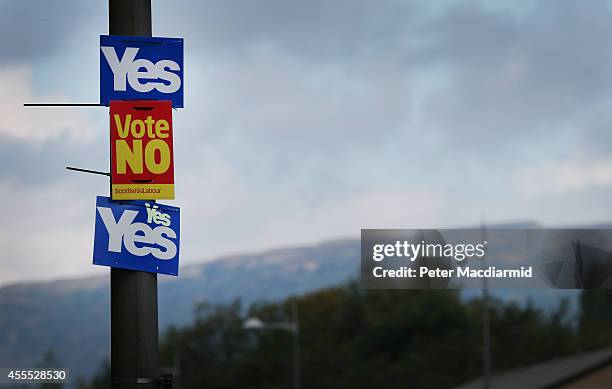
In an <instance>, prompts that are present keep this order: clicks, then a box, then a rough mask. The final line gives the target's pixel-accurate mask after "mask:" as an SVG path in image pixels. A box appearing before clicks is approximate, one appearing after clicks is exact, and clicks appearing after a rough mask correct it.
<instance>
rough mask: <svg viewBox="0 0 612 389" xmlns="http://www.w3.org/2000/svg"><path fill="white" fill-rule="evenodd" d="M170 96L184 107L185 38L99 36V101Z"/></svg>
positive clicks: (104, 103) (104, 102) (164, 97)
mask: <svg viewBox="0 0 612 389" xmlns="http://www.w3.org/2000/svg"><path fill="white" fill-rule="evenodd" d="M111 100H171V101H172V106H173V107H174V108H183V39H182V38H158V37H140V36H117V35H101V36H100V104H102V105H109V103H110V101H111Z"/></svg>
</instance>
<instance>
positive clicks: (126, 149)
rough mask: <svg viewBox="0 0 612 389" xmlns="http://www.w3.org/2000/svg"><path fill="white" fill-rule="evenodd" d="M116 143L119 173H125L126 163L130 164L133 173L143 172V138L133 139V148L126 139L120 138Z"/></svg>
mask: <svg viewBox="0 0 612 389" xmlns="http://www.w3.org/2000/svg"><path fill="white" fill-rule="evenodd" d="M149 143H150V142H149ZM115 145H116V147H115V153H116V155H117V174H125V173H126V165H130V170H131V171H132V172H133V173H135V174H142V140H134V141H132V148H130V146H129V145H128V143H127V141H125V140H124V139H120V140H118V141H117V142H116V143H115ZM147 146H148V145H147Z"/></svg>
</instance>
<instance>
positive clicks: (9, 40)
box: [0, 0, 106, 64]
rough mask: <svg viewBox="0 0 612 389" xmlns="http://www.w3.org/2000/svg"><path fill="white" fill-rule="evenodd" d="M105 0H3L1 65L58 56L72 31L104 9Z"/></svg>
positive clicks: (0, 23) (77, 31) (0, 12)
mask: <svg viewBox="0 0 612 389" xmlns="http://www.w3.org/2000/svg"><path fill="white" fill-rule="evenodd" d="M105 4H106V2H101V1H83V0H53V1H45V0H4V1H0V36H1V37H2V40H1V41H0V52H1V53H2V55H1V56H0V64H2V63H4V64H6V63H21V62H29V61H36V60H38V59H41V58H44V57H46V56H49V55H57V54H59V53H58V52H57V50H58V49H60V48H61V47H62V46H63V44H64V43H65V41H66V40H67V39H70V35H71V34H78V33H79V31H80V28H81V27H82V26H83V24H84V23H87V21H88V20H89V19H90V18H91V17H92V16H94V15H96V14H99V13H100V12H102V11H103V9H104V8H103V6H105Z"/></svg>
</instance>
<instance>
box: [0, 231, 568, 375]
mask: <svg viewBox="0 0 612 389" xmlns="http://www.w3.org/2000/svg"><path fill="white" fill-rule="evenodd" d="M527 225H528V224H514V225H505V226H495V227H498V228H499V227H515V228H516V227H525V226H527ZM529 226H532V227H533V226H535V225H532V224H529ZM360 250H361V248H360V241H359V240H358V239H347V240H337V241H331V242H327V243H322V244H319V245H314V246H306V247H296V248H286V249H277V250H270V251H266V252H262V253H258V254H249V255H237V256H228V257H223V258H220V259H217V260H214V261H212V262H207V263H203V264H197V265H190V266H185V267H183V268H181V272H180V274H181V275H180V277H178V278H174V277H166V276H164V277H160V282H159V297H158V298H159V323H160V330H162V331H163V330H164V329H165V328H167V327H168V325H171V324H178V325H180V324H185V323H187V322H190V321H191V319H192V318H193V308H194V305H195V304H196V303H198V302H202V301H208V302H213V303H224V302H229V301H232V300H234V299H236V298H240V299H241V300H242V301H243V302H244V303H245V304H250V303H252V302H255V301H262V300H264V301H265V300H267V301H278V300H281V299H283V298H285V297H287V296H290V295H292V294H301V293H304V292H310V291H314V290H317V289H321V288H324V287H329V286H335V285H338V284H340V283H344V282H346V281H347V280H349V279H350V278H358V277H359V263H360ZM493 293H494V294H495V295H496V296H497V297H498V298H502V299H503V300H506V301H509V300H515V301H517V302H524V301H526V300H527V299H529V300H531V301H532V302H533V303H534V304H535V305H537V306H539V307H543V308H547V309H548V308H554V307H555V306H556V305H557V304H558V303H559V300H560V297H567V298H569V299H570V303H571V305H570V309H571V310H572V311H574V312H576V311H577V298H576V297H577V296H578V294H579V292H577V291H554V290H541V291H522V290H506V291H503V290H501V291H494V292H493ZM479 295H480V291H479V290H468V291H465V292H464V293H462V296H463V298H464V299H465V298H471V297H476V296H479ZM109 302H110V291H109V277H108V276H105V277H93V278H91V277H90V278H82V279H72V280H59V281H53V282H44V283H28V284H16V285H9V286H5V287H3V288H0V366H8V367H20V366H23V367H28V366H34V365H35V364H36V363H37V362H38V361H39V360H40V359H41V357H42V355H43V354H44V353H45V352H46V351H48V350H53V352H54V353H55V355H56V357H57V359H58V360H59V362H60V363H61V364H62V365H63V366H66V367H69V368H71V369H72V370H73V374H75V375H82V376H89V375H91V374H92V373H93V372H94V371H95V370H96V369H97V368H98V366H99V363H100V361H101V360H102V359H103V358H105V357H108V355H109V344H110V320H109V313H110V307H109Z"/></svg>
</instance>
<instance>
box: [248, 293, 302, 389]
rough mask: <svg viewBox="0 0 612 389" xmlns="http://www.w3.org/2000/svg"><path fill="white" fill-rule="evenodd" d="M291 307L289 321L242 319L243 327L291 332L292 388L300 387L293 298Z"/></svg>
mask: <svg viewBox="0 0 612 389" xmlns="http://www.w3.org/2000/svg"><path fill="white" fill-rule="evenodd" d="M291 308H292V315H293V318H292V321H291V322H264V321H262V320H260V319H258V318H256V317H250V318H248V319H246V320H245V321H244V324H243V328H244V329H245V330H255V331H265V330H281V331H289V332H291V333H292V334H293V388H294V389H300V383H301V379H300V326H299V318H298V308H297V301H296V300H295V299H294V300H293V301H292V304H291Z"/></svg>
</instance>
